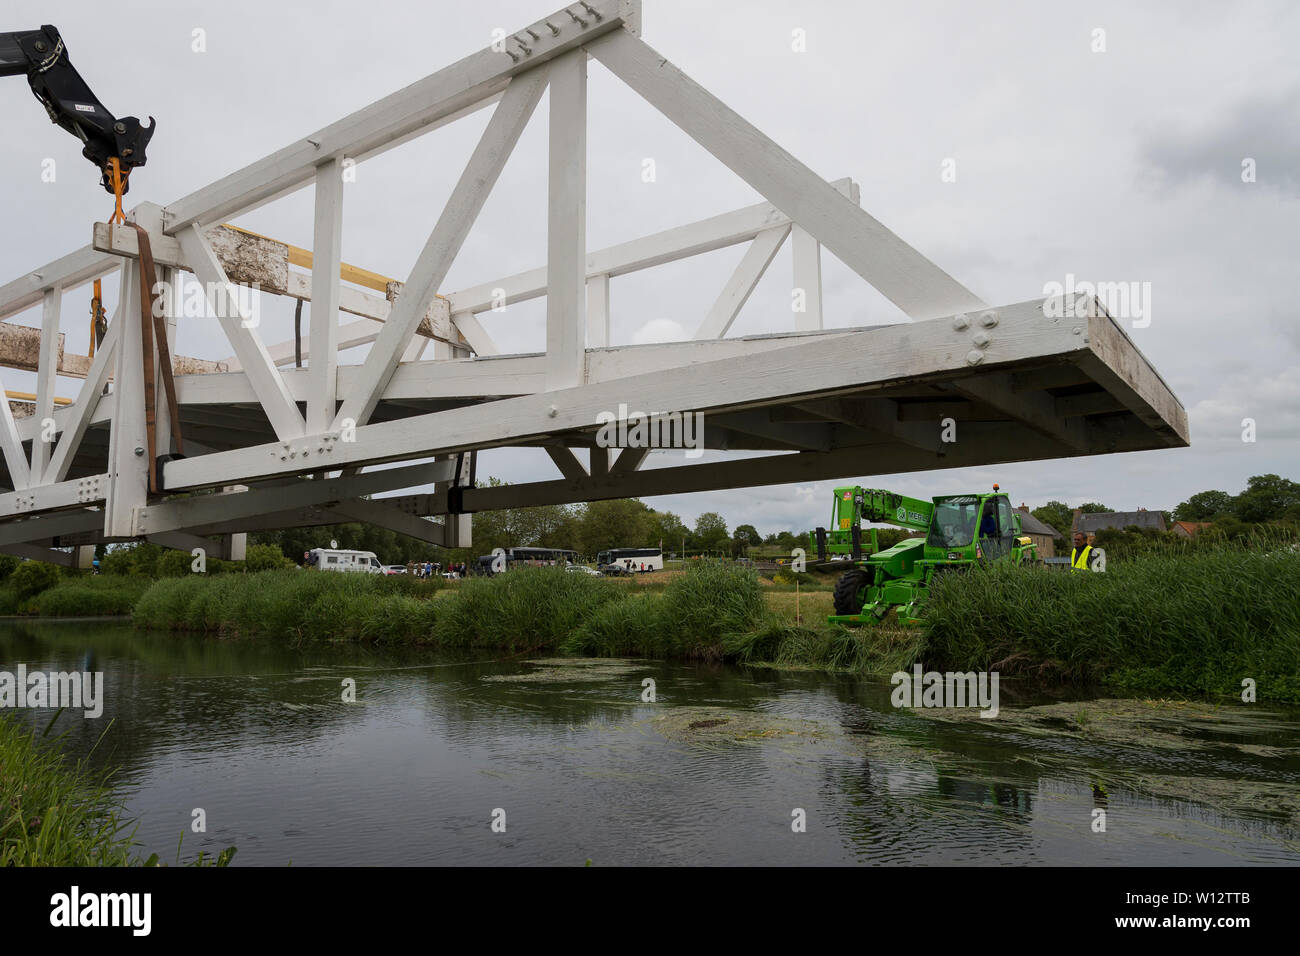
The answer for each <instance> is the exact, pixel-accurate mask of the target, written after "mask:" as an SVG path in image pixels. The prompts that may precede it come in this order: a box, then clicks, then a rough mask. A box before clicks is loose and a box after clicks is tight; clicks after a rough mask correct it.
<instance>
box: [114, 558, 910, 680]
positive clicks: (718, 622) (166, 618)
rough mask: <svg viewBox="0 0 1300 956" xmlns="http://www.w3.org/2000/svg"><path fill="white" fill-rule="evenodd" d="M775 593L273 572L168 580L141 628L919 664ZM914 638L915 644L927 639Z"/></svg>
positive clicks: (651, 584)
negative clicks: (451, 582) (448, 582)
mask: <svg viewBox="0 0 1300 956" xmlns="http://www.w3.org/2000/svg"><path fill="white" fill-rule="evenodd" d="M768 591H769V589H767V588H764V587H763V586H762V585H761V584H760V582H759V578H758V576H757V575H756V574H755V573H754V572H753V571H751V570H749V569H746V568H743V567H739V566H736V565H730V564H704V565H701V566H700V567H697V568H693V569H692V570H691V571H690V572H689V573H685V574H677V575H673V576H671V577H668V578H667V579H666V580H663V581H659V580H654V579H648V578H647V579H636V580H633V581H628V580H625V579H618V578H597V577H592V576H590V575H586V574H575V573H572V572H566V571H564V570H563V569H560V568H527V569H519V570H516V571H512V572H510V573H509V574H507V575H503V576H500V577H496V578H472V579H470V580H467V581H462V582H458V583H456V584H454V585H451V586H446V585H443V584H442V583H441V582H437V583H426V582H420V581H413V580H410V579H406V578H401V577H391V578H376V577H369V576H363V575H343V574H315V573H310V572H302V571H268V572H263V573H261V574H256V575H250V576H247V577H243V578H236V577H218V578H203V577H200V576H198V575H194V576H192V577H189V578H177V579H168V580H164V581H158V582H156V583H155V584H154V585H153V586H152V587H151V588H149V590H148V591H146V592H145V594H144V595H143V597H141V599H140V600H139V601H138V602H137V604H136V606H135V613H134V620H135V623H136V624H137V625H139V626H141V627H148V628H154V629H158V630H174V631H196V632H203V633H210V634H219V635H226V636H246V637H248V636H274V637H280V638H286V639H288V640H291V641H294V642H306V641H314V640H320V641H354V640H360V641H367V642H372V643H380V644H412V645H432V646H437V647H441V648H448V649H473V648H491V649H494V650H508V651H515V652H520V653H538V652H549V653H562V654H584V655H607V656H619V655H628V654H633V655H643V656H655V657H678V658H686V659H694V660H731V661H740V662H753V663H757V662H771V663H779V664H784V665H790V666H800V665H802V666H809V667H819V668H829V669H846V670H856V671H867V670H877V671H884V672H888V671H890V670H893V669H896V666H902V665H904V664H906V663H907V662H908V661H910V660H911V657H910V656H908V657H907V660H902V654H901V651H900V650H899V648H898V647H895V646H893V645H892V644H890V643H889V642H885V643H884V644H881V643H880V642H866V641H861V640H858V639H856V638H854V636H853V635H852V634H851V633H850V632H848V631H846V630H844V629H843V628H839V627H832V626H830V625H828V624H826V623H825V617H826V613H827V606H825V605H827V596H826V595H825V594H817V595H816V596H815V597H814V596H812V595H807V596H801V598H800V611H801V612H802V613H801V622H796V620H795V610H794V609H795V600H794V599H795V595H794V593H793V592H789V593H786V592H776V593H765V592H768ZM908 640H910V641H911V642H913V643H912V645H911V646H913V647H914V646H915V642H916V640H917V639H916V638H915V637H909V638H908ZM882 648H883V650H882ZM886 664H889V665H890V666H889V667H886V666H885V665H886ZM895 665H896V666H895Z"/></svg>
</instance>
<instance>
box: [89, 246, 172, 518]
mask: <svg viewBox="0 0 1300 956" xmlns="http://www.w3.org/2000/svg"><path fill="white" fill-rule="evenodd" d="M140 224H141V225H142V226H145V228H150V227H151V226H152V228H153V229H157V228H158V226H157V224H156V223H146V222H141V223H140ZM119 301H120V302H121V307H120V308H119V310H118V316H117V323H116V324H117V325H118V326H119V327H120V328H119V331H118V340H117V355H116V358H117V361H116V363H115V371H114V372H113V399H112V400H113V420H112V426H111V428H110V430H109V441H108V495H107V500H106V502H105V506H104V512H105V514H104V534H105V535H107V536H108V537H110V538H129V537H131V536H133V535H134V534H135V520H134V519H135V509H136V508H142V507H144V505H145V504H146V503H147V502H148V495H149V452H148V448H149V441H148V436H147V434H146V427H145V415H144V367H143V365H142V364H141V356H142V349H143V344H144V343H143V339H142V337H141V336H142V330H141V328H140V263H139V262H138V261H137V260H135V259H128V260H127V263H126V267H125V268H124V269H123V270H122V286H121V291H120V293H119ZM87 384H89V382H87ZM88 398H93V396H88Z"/></svg>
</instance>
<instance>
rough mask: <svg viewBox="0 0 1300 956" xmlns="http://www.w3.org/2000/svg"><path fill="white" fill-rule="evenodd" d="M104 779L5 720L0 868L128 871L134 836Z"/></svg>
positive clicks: (0, 737) (1, 725) (0, 728)
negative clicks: (111, 868) (113, 868)
mask: <svg viewBox="0 0 1300 956" xmlns="http://www.w3.org/2000/svg"><path fill="white" fill-rule="evenodd" d="M126 827H127V824H125V823H124V822H123V820H122V815H121V809H120V807H119V806H118V804H117V803H116V802H115V801H114V799H113V797H112V794H111V792H110V791H109V789H108V787H107V786H106V783H105V780H104V779H103V778H102V777H100V776H97V775H96V774H94V773H92V772H91V771H90V770H88V769H87V768H86V766H85V765H84V764H75V765H69V764H67V763H66V762H65V761H64V759H63V758H62V757H61V756H60V754H59V752H58V750H57V749H55V747H54V746H52V745H51V743H50V742H48V741H42V740H41V739H39V738H38V737H37V735H36V734H35V733H33V732H32V731H31V730H28V729H27V728H25V727H23V726H22V725H21V724H19V723H18V721H16V720H14V719H13V718H11V717H0V866H128V865H131V864H133V863H140V862H143V861H141V860H139V859H137V857H136V856H135V855H134V854H133V853H132V849H131V847H132V840H131V832H129V831H128V830H127V829H126Z"/></svg>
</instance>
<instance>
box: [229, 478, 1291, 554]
mask: <svg viewBox="0 0 1300 956" xmlns="http://www.w3.org/2000/svg"><path fill="white" fill-rule="evenodd" d="M479 484H480V486H484V487H500V486H502V485H505V484H507V482H503V481H501V480H499V479H497V478H489V479H488V480H487V481H486V482H480V483H479ZM1079 510H1080V511H1081V512H1083V513H1085V514H1088V513H1100V512H1108V511H1111V510H1113V509H1112V508H1110V507H1108V506H1107V505H1105V504H1103V503H1101V502H1097V501H1089V502H1084V503H1083V504H1081V505H1080V506H1079ZM1073 512H1074V508H1073V507H1071V506H1070V505H1068V504H1066V503H1065V502H1063V501H1056V500H1053V501H1049V502H1047V503H1046V504H1044V505H1041V506H1040V507H1037V508H1034V509H1032V510H1031V512H1030V513H1031V514H1032V515H1033V516H1034V517H1035V518H1038V519H1039V520H1040V521H1042V522H1044V523H1045V524H1047V525H1049V526H1051V527H1052V528H1054V529H1055V530H1056V531H1057V532H1058V533H1059V534H1060V538H1058V539H1057V546H1058V549H1062V548H1063V549H1065V550H1066V551H1068V549H1069V542H1068V539H1067V536H1068V535H1069V533H1070V526H1071V524H1072V523H1073V520H1074V518H1073ZM1163 514H1164V516H1165V522H1166V524H1167V525H1168V524H1170V523H1171V522H1173V521H1175V520H1178V521H1198V522H1200V521H1208V522H1212V523H1213V525H1214V527H1215V529H1216V530H1217V531H1219V532H1221V533H1223V534H1226V535H1228V536H1235V537H1238V538H1240V537H1241V536H1242V535H1245V534H1247V533H1248V532H1249V531H1250V530H1251V529H1252V528H1254V527H1255V526H1257V525H1260V524H1266V523H1284V524H1286V523H1289V524H1294V525H1300V484H1298V483H1296V482H1293V481H1290V480H1288V479H1285V478H1281V477H1279V476H1278V475H1256V476H1254V477H1252V478H1250V479H1249V480H1248V482H1247V485H1246V488H1245V490H1244V491H1242V492H1240V493H1239V494H1236V495H1231V494H1228V493H1227V492H1223V491H1215V490H1211V491H1202V492H1198V493H1196V494H1194V495H1192V496H1191V497H1190V498H1188V499H1187V500H1186V501H1184V502H1181V503H1180V504H1179V505H1178V506H1177V507H1176V508H1174V509H1173V510H1172V511H1165V512H1163ZM472 527H473V535H474V537H473V541H474V544H473V547H472V548H470V549H462V550H459V551H452V550H447V549H440V548H435V547H434V546H432V545H430V544H428V543H427V542H425V541H420V540H419V539H417V538H412V537H409V536H407V535H402V534H398V533H396V532H393V531H389V530H388V529H386V528H379V527H376V526H374V525H366V524H361V523H351V524H340V525H326V526H320V527H315V528H291V529H285V530H282V531H261V532H254V533H252V534H250V536H249V543H250V544H269V545H275V546H276V547H278V548H279V549H280V551H281V552H282V553H283V554H284V555H285V556H286V557H288V558H292V559H293V560H295V561H301V560H302V555H303V553H304V552H305V551H309V550H311V549H312V548H319V547H326V546H328V545H329V542H330V541H331V540H334V541H337V542H338V545H339V547H340V548H350V549H355V550H359V551H373V552H375V554H377V555H379V558H380V560H381V561H384V562H385V563H389V564H405V563H407V562H408V561H427V560H431V559H436V560H439V561H443V562H447V561H467V562H472V561H473V560H474V558H475V557H476V556H478V555H480V554H490V553H491V552H492V550H493V549H494V548H512V547H543V548H562V549H565V550H572V551H577V552H578V553H579V554H581V555H583V556H584V557H586V558H587V559H589V560H590V559H592V558H594V557H595V556H596V555H597V554H598V553H599V552H601V551H605V550H608V549H610V548H637V547H651V548H658V547H662V548H663V549H664V551H665V552H680V551H681V550H682V549H683V548H685V550H686V552H687V553H689V554H698V553H710V554H723V555H733V556H741V555H745V554H749V553H750V552H751V551H753V552H755V553H758V554H764V555H773V556H774V555H778V554H783V555H788V554H790V553H791V552H792V551H793V550H794V549H795V548H805V549H806V548H808V531H809V530H810V529H807V528H804V529H794V530H789V531H779V532H773V533H770V534H768V535H766V536H763V535H760V534H759V532H758V531H757V530H756V529H755V528H754V526H753V525H752V524H740V525H737V526H736V527H735V528H729V527H728V525H727V521H726V519H725V518H724V517H723V516H722V515H720V514H719V513H717V512H716V511H706V512H704V513H703V514H701V515H700V516H699V517H698V518H697V519H696V520H695V522H694V523H693V524H692V525H689V526H688V525H687V524H686V523H685V522H684V521H683V520H682V519H681V518H680V517H679V516H678V515H676V514H674V513H673V512H671V511H657V510H655V509H654V508H651V507H650V506H649V505H647V504H645V503H644V502H643V501H641V500H639V499H637V498H616V499H611V500H608V501H591V502H586V503H582V504H575V505H541V506H538V507H532V508H508V509H505V510H502V511H485V512H480V513H478V514H475V515H473V517H472ZM1155 534H1156V535H1157V536H1158V535H1159V533H1158V532H1155ZM906 536H907V532H905V531H902V530H901V529H890V528H884V529H881V531H880V541H881V545H882V547H887V546H889V545H891V544H894V543H896V542H897V541H898V540H901V539H902V538H903V537H906ZM1147 537H1150V535H1147Z"/></svg>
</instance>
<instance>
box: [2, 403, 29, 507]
mask: <svg viewBox="0 0 1300 956" xmlns="http://www.w3.org/2000/svg"><path fill="white" fill-rule="evenodd" d="M3 392H4V382H3V381H0V452H3V454H4V459H5V465H6V466H7V467H8V468H9V481H10V483H11V484H12V485H13V486H14V488H15V489H20V490H21V489H23V488H26V487H27V486H28V485H30V484H31V468H30V466H29V465H28V462H27V453H26V452H24V451H23V442H22V438H20V437H19V435H18V426H17V424H16V423H15V422H14V413H13V411H12V410H11V409H10V408H9V399H7V398H5V396H4V395H3V394H2V393H3Z"/></svg>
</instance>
